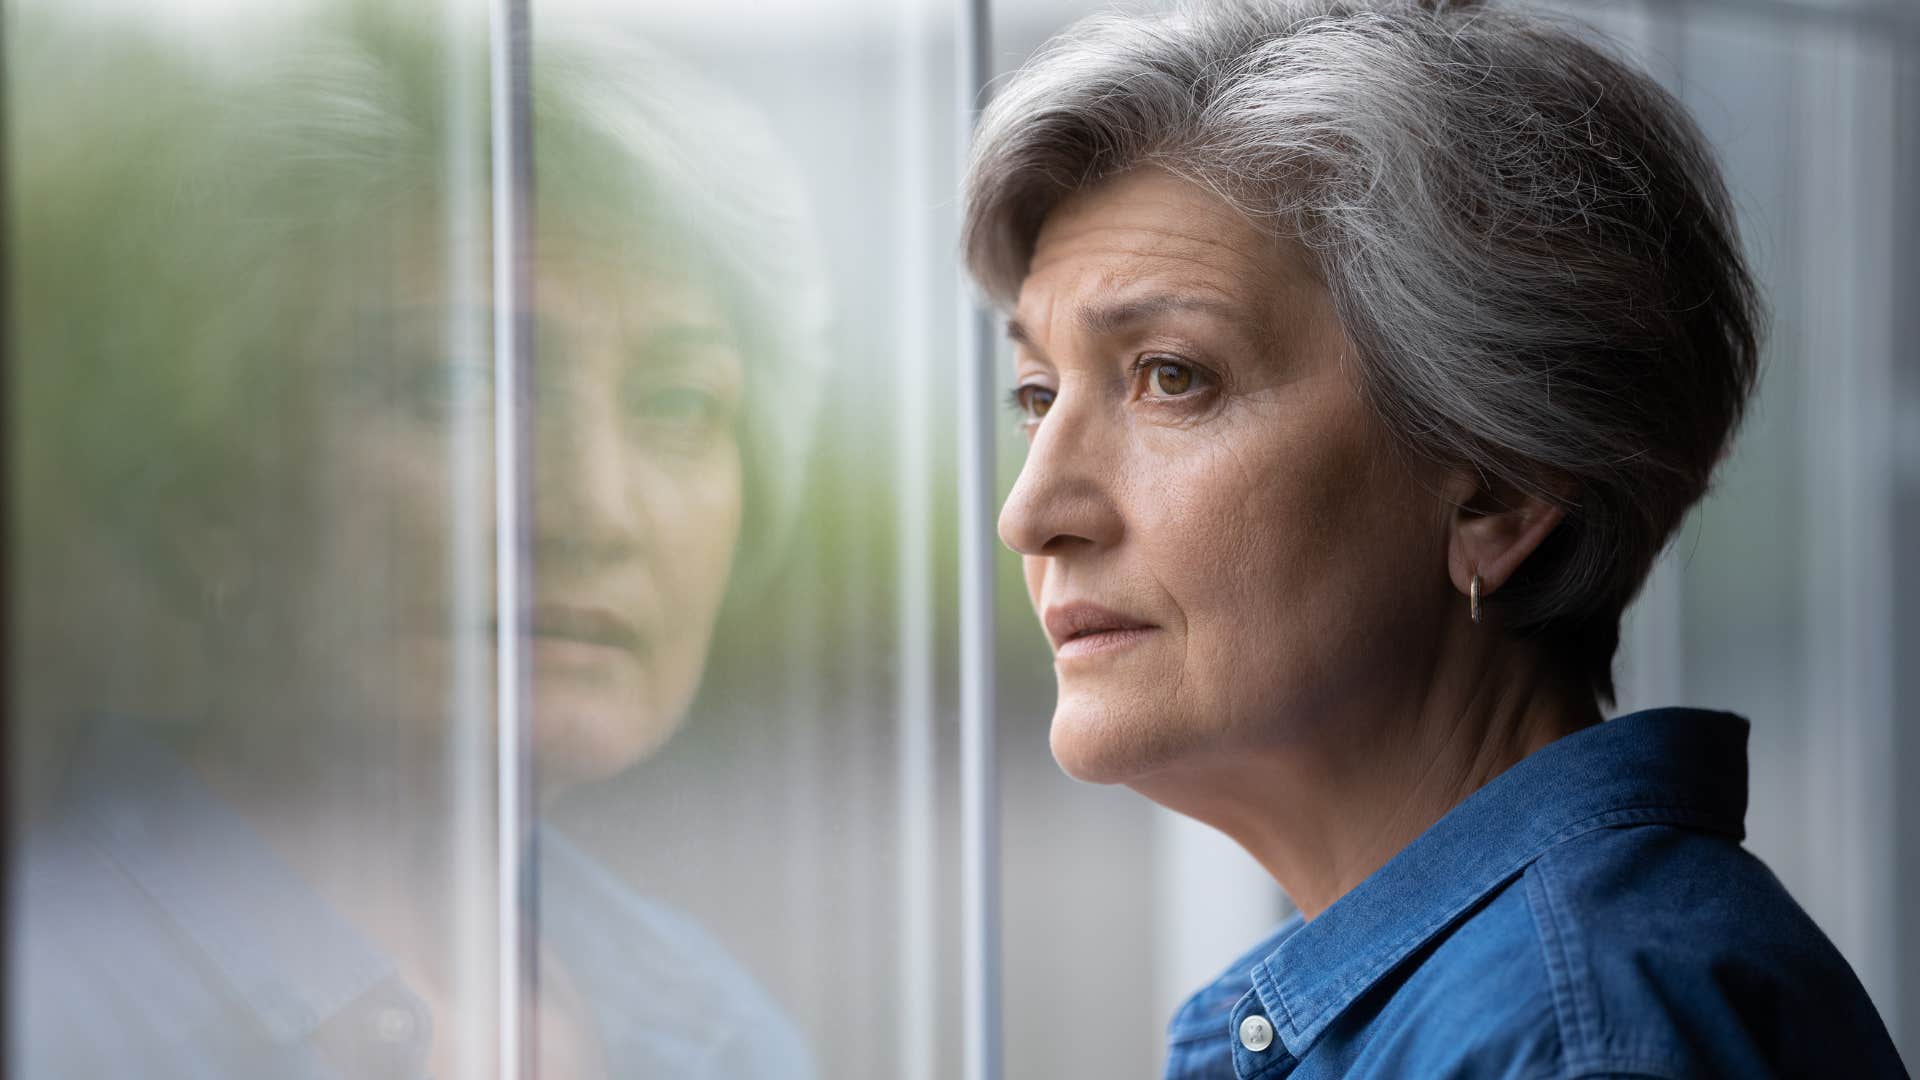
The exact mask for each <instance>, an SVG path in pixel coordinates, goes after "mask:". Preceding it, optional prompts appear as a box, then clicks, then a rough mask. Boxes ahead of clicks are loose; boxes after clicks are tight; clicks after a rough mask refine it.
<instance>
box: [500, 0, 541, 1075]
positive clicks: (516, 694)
mask: <svg viewBox="0 0 1920 1080" xmlns="http://www.w3.org/2000/svg"><path fill="white" fill-rule="evenodd" d="M489 16H490V22H491V31H492V33H491V42H490V51H489V68H490V77H491V78H490V82H491V90H492V94H491V102H492V138H493V142H492V152H491V160H492V166H493V320H494V321H493V335H494V336H493V369H494V403H493V404H494V410H493V415H494V514H495V533H494V535H495V542H494V560H495V562H494V570H495V574H496V582H495V590H496V592H495V598H494V602H495V604H496V610H497V612H498V618H497V619H496V629H495V634H496V646H497V648H496V651H495V657H496V661H495V662H496V678H497V680H498V682H497V691H498V695H499V696H498V701H497V702H496V703H495V708H496V710H497V729H496V730H497V733H498V734H497V741H496V744H495V747H496V753H497V757H496V778H497V783H498V785H499V787H498V802H497V805H496V819H495V820H496V824H497V829H498V842H499V848H498V859H499V865H498V878H497V884H498V891H497V895H496V898H495V899H496V903H497V905H498V917H499V940H498V942H497V946H498V949H499V968H498V971H499V976H498V977H499V987H498V989H499V995H500V996H499V1062H498V1063H499V1076H500V1077H501V1078H502V1080H519V1078H520V1077H523V1076H524V1077H531V1076H533V1075H534V1071H535V1070H534V1063H535V1061H536V1060H537V1057H536V1053H537V1047H536V1045H535V1042H534V1038H533V1033H534V1031H535V1030H536V1028H535V1026H534V1016H533V1009H532V1006H533V1003H534V1000H535V966H534V964H535V960H536V953H535V951H534V942H535V940H536V939H535V936H534V935H535V932H536V929H537V925H538V924H537V915H538V911H537V908H536V905H535V899H536V897H535V893H534V883H535V877H534V871H535V869H536V864H535V862H534V850H533V842H534V832H533V805H534V803H533V798H532V796H533V792H532V787H533V763H532V756H531V751H532V740H531V732H530V725H529V724H528V717H527V711H528V705H529V703H530V702H531V700H532V698H531V694H530V687H529V685H528V682H529V678H530V675H531V670H530V666H529V663H528V657H527V631H528V627H529V611H530V605H531V597H530V593H531V591H532V590H531V588H530V586H531V579H532V558H531V555H532V551H531V533H530V528H529V526H530V520H531V515H530V513H529V512H528V511H529V508H530V505H531V500H530V494H531V492H530V491H529V481H530V479H531V469H530V468H529V461H530V455H531V452H532V446H531V442H530V440H529V438H528V436H529V435H530V434H531V432H532V418H531V416H530V414H529V410H528V409H527V405H528V403H529V402H531V400H532V394H531V391H532V378H531V370H532V364H533V359H534V357H533V333H532V331H533V319H532V315H533V311H532V306H533V269H532V268H533V251H532V247H533V228H532V216H533V140H532V136H533V128H532V112H531V109H530V104H531V79H530V76H531V63H532V60H531V50H530V48H529V45H530V42H529V32H530V25H529V21H528V12H527V0H493V2H492V4H491V7H490V9H489Z"/></svg>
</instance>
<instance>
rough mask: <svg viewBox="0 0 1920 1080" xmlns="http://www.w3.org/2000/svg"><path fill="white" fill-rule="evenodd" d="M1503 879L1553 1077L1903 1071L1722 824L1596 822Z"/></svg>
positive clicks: (1821, 944) (1811, 930) (1802, 922)
mask: <svg viewBox="0 0 1920 1080" xmlns="http://www.w3.org/2000/svg"><path fill="white" fill-rule="evenodd" d="M1514 891H1517V892H1519V893H1520V894H1521V896H1522V897H1523V899H1524V901H1525V910H1526V913H1527V916H1528V920H1529V922H1530V923H1531V931H1532V932H1531V935H1530V936H1531V938H1532V940H1533V943H1534V945H1535V947H1536V948H1537V949H1538V954H1539V958H1540V962H1541V964H1542V965H1543V967H1544V970H1545V972H1546V975H1547V987H1548V990H1549V993H1550V997H1551V1001H1552V1007H1553V1013H1554V1025H1555V1028H1556V1029H1557V1031H1558V1034H1559V1040H1560V1043H1561V1050H1562V1055H1563V1060H1564V1066H1565V1071H1566V1074H1567V1075H1571V1076H1584V1075H1608V1074H1616V1073H1640V1074H1645V1075H1650V1076H1673V1077H1685V1076H1702V1075H1740V1076H1768V1075H1780V1074H1811V1073H1829V1074H1831V1073H1834V1072H1835V1071H1836V1070H1838V1072H1840V1073H1844V1074H1846V1075H1853V1076H1884V1075H1892V1076H1902V1075H1904V1072H1903V1071H1901V1069H1900V1066H1899V1063H1898V1059H1897V1057H1895V1056H1894V1052H1893V1049H1892V1044H1891V1040H1890V1039H1889V1037H1888V1035H1887V1033H1886V1029H1885V1026H1884V1025H1883V1024H1882V1023H1881V1021H1880V1018H1879V1016H1878V1014H1877V1013H1876V1012H1875V1011H1874V1008H1873V1005H1872V1004H1871V1002H1870V1001H1869V1000H1868V999H1867V996H1866V992H1865V990H1864V989H1862V987H1861V986H1860V983H1859V981H1858V980H1857V979H1856V978H1855V977H1854V974H1853V971H1852V969H1851V968H1849V967H1848V966H1847V963H1846V961H1845V960H1844V959H1843V958H1842V957H1841V956H1840V954H1839V952H1838V950H1836V949H1835V948H1834V947H1833V945H1832V943H1831V942H1829V941H1828V940H1827V938H1826V936H1825V935H1824V934H1822V933H1821V932H1820V929H1819V928H1818V927H1817V926H1815V925H1814V923H1813V921H1812V920H1811V919H1810V918H1809V917H1808V916H1807V914H1806V913H1805V912H1804V911H1803V910H1801V908H1800V906H1799V905H1798V904H1797V903H1795V902H1794V900H1793V898H1792V897H1791V896H1790V895H1789V894H1788V893H1787V891H1786V889H1785V887H1783V886H1782V885H1781V884H1780V882H1779V880H1778V879H1777V878H1775V877H1774V875H1773V873H1772V872H1771V871H1769V870H1768V869H1767V867H1766V866H1765V864H1763V863H1762V862H1761V861H1760V860H1759V859H1758V858H1756V857H1754V856H1753V855H1752V854H1751V853H1750V852H1748V851H1746V850H1745V849H1744V848H1742V847H1741V846H1740V845H1739V844H1737V843H1736V842H1734V841H1733V840H1731V839H1729V838H1727V837H1722V836H1716V835H1712V834H1708V833H1702V832H1696V831H1693V830H1689V829H1684V828H1678V827H1673V826H1667V825H1642V826H1635V827H1631V828H1613V829H1600V830H1596V831H1594V832H1591V833H1587V834H1585V835H1583V836H1580V837H1576V838H1575V839H1573V840H1570V841H1568V842H1566V843H1564V844H1560V845H1558V846H1556V847H1554V848H1551V849H1549V850H1548V851H1547V852H1546V853H1544V854H1543V855H1542V856H1541V857H1540V858H1539V859H1537V860H1536V861H1535V862H1534V863H1532V864H1531V865H1530V866H1529V867H1528V868H1527V870H1526V871H1525V872H1524V873H1523V875H1522V876H1521V879H1520V881H1519V882H1517V883H1516V886H1515V890H1514Z"/></svg>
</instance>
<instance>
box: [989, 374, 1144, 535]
mask: <svg viewBox="0 0 1920 1080" xmlns="http://www.w3.org/2000/svg"><path fill="white" fill-rule="evenodd" d="M1103 428H1104V425H1103V424H1102V423H1101V418H1100V415H1099V414H1098V413H1097V412H1096V411H1094V410H1092V409H1091V408H1089V409H1080V408H1077V407H1076V406H1075V405H1073V404H1072V403H1070V402H1069V401H1068V399H1067V395H1066V394H1065V393H1062V394H1061V395H1060V397H1059V398H1058V399H1057V400H1056V401H1055V402H1054V405H1053V408H1052V410H1051V411H1049V412H1048V413H1047V416H1046V419H1045V420H1044V421H1042V422H1041V424H1040V426H1039V427H1038V428H1037V429H1036V430H1035V431H1034V436H1033V443H1032V445H1031V446H1029V447H1028V449H1027V460H1026V463H1025V464H1024V465H1022V466H1021V467H1020V478H1019V479H1018V480H1016V481H1015V482H1014V485H1013V490H1012V491H1011V492H1010V493H1008V495H1007V501H1006V504H1005V505H1003V506H1002V507H1001V508H1000V542H1001V543H1003V544H1005V545H1007V546H1008V547H1010V548H1012V549H1013V550H1015V551H1017V552H1019V553H1020V554H1022V555H1064V554H1066V553H1068V552H1069V551H1072V550H1074V549H1075V548H1098V547H1101V546H1106V545H1111V544H1113V543H1115V542H1116V541H1118V540H1119V539H1120V534H1121V531H1122V529H1121V525H1122V522H1121V515H1120V512H1119V507H1118V506H1117V505H1116V504H1115V501H1114V498H1113V492H1114V488H1115V483H1116V479H1117V474H1116V470H1117V468H1118V467H1119V461H1120V458H1119V455H1118V454H1117V453H1116V452H1115V450H1116V449H1117V448H1115V447H1111V446H1109V445H1108V443H1110V442H1111V439H1110V438H1108V437H1107V435H1108V433H1107V432H1106V431H1104V430H1103Z"/></svg>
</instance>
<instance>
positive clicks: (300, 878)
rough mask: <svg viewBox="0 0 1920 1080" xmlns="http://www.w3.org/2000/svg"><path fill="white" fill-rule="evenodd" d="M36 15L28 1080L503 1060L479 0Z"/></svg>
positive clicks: (25, 157) (14, 163) (29, 292)
mask: <svg viewBox="0 0 1920 1080" xmlns="http://www.w3.org/2000/svg"><path fill="white" fill-rule="evenodd" d="M468 8H471V9H472V10H467V9H468ZM6 17H7V27H6V30H7V32H6V38H5V42H6V56H5V67H6V72H7V99H6V108H7V125H6V126H7V132H8V140H9V141H8V145H7V147H6V150H7V162H6V164H7V193H8V203H7V206H6V215H7V218H6V227H7V237H6V239H7V246H8V258H9V260H10V267H9V271H10V287H11V295H10V296H9V297H8V309H9V312H10V314H11V316H12V318H11V320H10V323H9V326H8V332H9V339H8V341H7V342H6V349H7V354H8V359H9V363H10V368H11V370H10V371H9V377H10V379H11V383H10V385H9V388H8V389H9V393H8V397H7V400H8V406H9V414H8V416H7V418H6V422H7V438H8V445H7V451H8V459H9V465H10V467H11V473H10V488H11V490H10V492H9V494H10V497H11V499H12V503H11V506H10V508H9V509H10V514H9V517H10V519H11V521H12V522H13V525H14V529H13V533H12V535H11V537H10V538H9V539H10V547H11V552H10V554H11V558H12V565H11V566H9V571H10V581H9V592H8V600H9V604H10V609H11V610H10V611H9V612H8V616H9V618H10V620H11V634H10V640H11V642H12V643H13V653H12V655H11V656H10V657H9V668H10V670H11V671H12V672H13V673H14V675H15V678H14V680H13V681H12V682H11V683H10V685H9V687H8V689H9V691H10V694H11V699H10V701H9V703H8V714H9V721H10V730H9V731H8V745H7V747H6V763H7V769H8V787H9V789H10V791H11V793H12V796H13V802H12V805H11V806H10V807H9V810H10V813H9V820H10V822H11V823H12V824H13V826H14V830H13V835H12V836H11V837H10V841H11V843H10V846H9V849H8V852H9V866H8V869H9V874H8V879H9V886H10V892H9V900H10V903H9V909H10V910H9V914H10V926H9V938H8V945H9V948H8V958H9V970H8V973H7V977H8V981H9V986H8V993H7V995H6V1001H7V1003H8V1008H9V1015H8V1017H7V1025H6V1027H7V1033H8V1036H9V1045H8V1047H7V1071H8V1074H9V1075H13V1076H21V1077H54V1076H62V1077H64V1076H187V1075H195V1076H305V1075H352V1076H384V1075H422V1074H425V1073H429V1072H430V1073H432V1074H435V1075H447V1076H480V1075H492V1074H493V1072H494V1068H495V1064H496V1063H495V1061H494V1060H493V1050H494V1046H495V1041H496V1037H497V1030H498V1028H499V1023H498V1017H497V1016H496V1014H495V1012H494V1008H495V1002H496V1001H497V999H498V996H499V995H498V992H497V987H496V984H495V981H496V971H497V968H496V963H495V958H496V953H495V949H494V941H495V937H496V930H495V917H496V914H497V912H496V909H495V907H494V903H493V898H494V896H495V895H496V888H495V881H494V868H493V850H494V848H493V845H494V831H493V821H494V776H493V746H494V743H493V734H494V732H493V703H492V691H491V687H492V685H493V677H494V658H493V646H492V641H493V633H494V630H493V603H492V597H493V589H492V580H493V574H492V554H493V532H492V526H491V522H492V519H493V514H494V505H493V498H492V492H493V488H494V475H493V468H492V453H493V445H494V444H493V438H492V432H493V424H494V418H493V403H492V397H491V393H490V385H491V372H492V367H491V356H492V348H491V345H492V343H491V336H490V329H489V327H490V321H491V314H490V307H491V303H490V295H489V285H488V282H489V271H488V265H489V236H490V225H489V214H490V210H489V199H488V194H489V193H488V186H487V183H488V182H487V175H488V174H487V168H488V165H487V163H488V157H487V154H488V141H487V138H488V137H487V130H488V112H487V100H488V82H487V52H486V36H485V27H486V23H485V10H484V8H483V7H481V6H480V5H477V4H473V5H457V4H455V5H432V4H417V5H399V4H346V5H331V6H329V7H328V8H327V9H325V10H317V9H316V10H304V9H302V8H301V7H299V6H287V5H271V6H262V5H245V4H215V3H194V4H185V3H181V4H171V5H150V4H103V3H95V4H67V3H59V4H54V3H37V2H28V3H9V4H8V5H7V9H6Z"/></svg>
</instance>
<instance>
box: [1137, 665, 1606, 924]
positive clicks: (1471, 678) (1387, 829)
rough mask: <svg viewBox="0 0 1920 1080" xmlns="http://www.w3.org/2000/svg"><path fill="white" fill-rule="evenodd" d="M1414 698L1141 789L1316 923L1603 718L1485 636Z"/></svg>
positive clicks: (1400, 693)
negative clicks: (1231, 845)
mask: <svg viewBox="0 0 1920 1080" xmlns="http://www.w3.org/2000/svg"><path fill="white" fill-rule="evenodd" d="M1459 651H1460V652H1464V653H1466V654H1467V655H1456V656H1455V657H1453V658H1451V659H1449V658H1448V657H1446V656H1444V655H1443V656H1442V657H1441V658H1440V660H1439V662H1437V663H1435V665H1434V666H1433V668H1432V670H1431V671H1430V672H1428V673H1426V674H1427V677H1426V678H1425V679H1423V680H1422V685H1421V686H1419V687H1418V688H1417V689H1416V690H1413V691H1409V690H1408V689H1406V688H1394V687H1387V688H1383V692H1379V693H1376V694H1374V695H1372V696H1371V697H1370V699H1368V700H1364V701H1358V702H1355V703H1353V704H1352V705H1351V706H1350V707H1348V708H1345V709H1342V710H1340V712H1339V714H1338V715H1329V716H1323V717H1318V718H1315V719H1314V720H1313V721H1311V722H1309V723H1307V724H1304V725H1299V724H1289V725H1288V726H1289V728H1290V729H1293V730H1296V731H1302V732H1304V733H1303V734H1300V735H1298V736H1296V737H1292V738H1289V739H1284V740H1275V741H1270V742H1264V743H1260V744H1258V745H1254V746H1251V747H1248V746H1237V747H1235V748H1233V749H1232V750H1231V751H1224V752H1222V753H1220V754H1218V755H1215V756H1213V757H1210V758H1207V759H1205V760H1200V761H1195V762H1191V763H1182V764H1179V765H1175V766H1171V767H1169V768H1166V769H1162V770H1160V771H1157V772H1155V773H1153V774H1151V775H1149V776H1146V777H1143V778H1141V779H1139V780H1136V781H1134V782H1132V783H1131V784H1130V786H1131V787H1133V788H1134V789H1135V790H1136V791H1139V792H1140V793H1141V794H1143V795H1146V796H1147V797H1148V798H1150V799H1153V800H1154V801H1156V802H1158V803H1161V804H1162V805H1164V806H1166V807H1167V808H1169V809H1171V810H1174V811H1176V812H1178V813H1181V814H1185V815H1187V816H1188V817H1192V818H1196V819H1198V820H1200V821H1204V822H1206V823H1207V824H1209V825H1212V826H1214V827H1215V828H1217V829H1219V830H1221V831H1222V832H1224V833H1226V834H1227V835H1228V836H1230V837H1232V838H1233V839H1234V840H1235V841H1237V842H1238V843H1239V844H1240V845H1241V846H1242V847H1244V848H1246V849H1247V851H1248V852H1249V853H1250V854H1252V855H1253V857H1254V858H1255V859H1257V860H1258V861H1259V862H1260V864H1261V865H1262V866H1264V867H1265V868H1266V870H1267V872H1268V873H1269V874H1271V875H1272V876H1273V878H1274V880H1275V881H1277V882H1279V884H1280V887H1281V888H1282V889H1284V890H1286V892H1287V895H1288V896H1289V897H1291V898H1292V900H1293V902H1294V904H1295V906H1296V907H1298V908H1299V909H1300V912H1301V914H1302V915H1303V916H1304V917H1305V918H1307V919H1313V918H1315V917H1317V916H1318V915H1319V914H1320V913H1321V912H1322V911H1324V910H1326V909H1327V907H1328V906H1330V905H1331V904H1332V903H1333V902H1334V901H1335V900H1338V899H1339V898H1340V897H1341V896H1343V895H1345V894H1346V893H1347V892H1348V891H1349V890H1351V889H1352V888H1353V887H1354V886H1356V885H1358V884H1360V883H1361V882H1362V881H1364V880H1365V879H1366V878H1367V877H1368V876H1369V875H1371V874H1372V873H1373V872H1374V871H1375V870H1378V869H1379V868H1380V867H1381V866H1382V865H1384V864H1385V863H1386V862H1387V860H1389V859H1391V858H1392V857H1393V856H1394V855H1395V854H1397V853H1398V852H1399V851H1400V849H1401V848H1403V847H1405V846H1407V844H1409V843H1411V842H1412V841H1413V840H1414V839H1415V838H1416V837H1418V836H1419V835H1420V834H1421V833H1423V832H1425V831H1426V830H1427V829H1428V828H1429V827H1431V826H1432V825H1433V824H1434V823H1435V822H1437V821H1439V820H1440V818H1442V817H1443V816H1445V815H1446V813H1447V812H1448V811H1450V810H1452V809H1453V808H1454V807H1455V806H1456V805H1458V804H1459V803H1460V802H1461V800H1463V799H1465V798H1466V797H1467V796H1469V795H1471V794H1473V793H1474V792H1475V791H1477V790H1479V789H1480V788H1481V787H1482V786H1484V785H1485V784H1486V783H1487V782H1488V781H1490V780H1492V779H1493V778H1494V777H1496V776H1498V775H1500V774H1501V773H1502V772H1505V771H1506V770H1507V769H1508V768H1510V767H1511V766H1513V765H1514V764H1515V763H1516V762H1518V761H1519V760H1520V759H1521V758H1524V757H1526V756H1527V755H1528V754H1531V753H1533V752H1534V751H1535V750H1538V749H1539V748H1541V747H1543V746H1545V745H1547V744H1548V743H1550V742H1552V741H1553V740H1555V739H1558V738H1560V737H1561V736H1563V735H1567V734H1571V733H1572V732H1574V731H1578V730H1580V729H1581V728H1584V727H1588V726H1590V725H1592V724H1595V723H1598V722H1599V721H1600V713H1599V709H1598V707H1597V705H1596V704H1595V703H1594V701H1593V700H1592V698H1591V697H1590V696H1589V695H1587V694H1585V693H1584V692H1583V691H1581V690H1576V689H1575V688H1573V687H1572V686H1570V685H1569V684H1568V683H1567V681H1566V680H1563V679H1558V678H1554V677H1552V676H1550V675H1549V674H1548V673H1547V672H1548V670H1549V669H1548V667H1547V665H1545V664H1544V663H1543V662H1542V660H1541V657H1540V656H1539V654H1538V652H1537V651H1536V650H1534V649H1531V648H1527V647H1524V646H1521V645H1518V644H1515V643H1511V642H1506V641H1504V640H1496V639H1495V635H1490V634H1489V635H1477V636H1476V637H1475V638H1474V639H1472V640H1471V641H1469V642H1466V643H1464V648H1461V649H1459Z"/></svg>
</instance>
